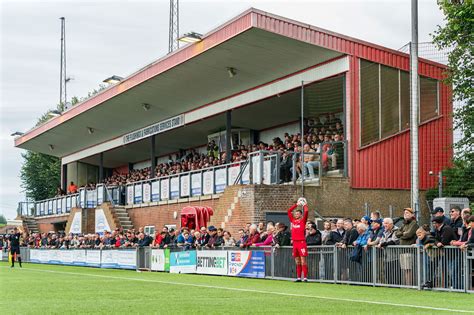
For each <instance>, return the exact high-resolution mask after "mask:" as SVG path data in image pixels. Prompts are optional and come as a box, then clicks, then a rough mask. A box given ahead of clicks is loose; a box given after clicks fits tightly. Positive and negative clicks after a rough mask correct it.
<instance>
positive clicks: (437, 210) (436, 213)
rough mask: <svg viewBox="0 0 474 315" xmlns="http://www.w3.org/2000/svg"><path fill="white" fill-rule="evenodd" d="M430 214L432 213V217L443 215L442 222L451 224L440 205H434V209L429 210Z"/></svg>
mask: <svg viewBox="0 0 474 315" xmlns="http://www.w3.org/2000/svg"><path fill="white" fill-rule="evenodd" d="M431 214H432V215H433V217H439V216H443V217H444V224H447V225H450V224H451V220H450V219H449V218H448V217H447V216H445V215H444V209H443V208H441V207H436V208H434V210H433V211H432V212H431Z"/></svg>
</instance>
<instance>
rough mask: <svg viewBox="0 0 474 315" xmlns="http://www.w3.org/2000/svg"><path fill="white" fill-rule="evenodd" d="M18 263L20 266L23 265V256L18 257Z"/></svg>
mask: <svg viewBox="0 0 474 315" xmlns="http://www.w3.org/2000/svg"><path fill="white" fill-rule="evenodd" d="M18 263H19V264H20V267H21V257H18Z"/></svg>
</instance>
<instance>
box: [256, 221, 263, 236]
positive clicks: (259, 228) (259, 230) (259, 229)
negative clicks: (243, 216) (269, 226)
mask: <svg viewBox="0 0 474 315" xmlns="http://www.w3.org/2000/svg"><path fill="white" fill-rule="evenodd" d="M257 231H258V233H259V234H262V233H263V232H265V222H263V221H260V222H258V227H257Z"/></svg>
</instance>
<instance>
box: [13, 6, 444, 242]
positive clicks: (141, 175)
mask: <svg viewBox="0 0 474 315" xmlns="http://www.w3.org/2000/svg"><path fill="white" fill-rule="evenodd" d="M408 70H409V55H407V54H405V53H402V52H399V51H395V50H392V49H388V48H385V47H381V46H379V45H376V44H372V43H368V42H365V41H362V40H358V39H355V38H351V37H348V36H345V35H341V34H337V33H334V32H332V31H328V30H324V29H321V28H318V27H315V26H311V25H308V24H304V23H300V22H297V21H293V20H290V19H287V18H284V17H280V16H276V15H273V14H270V13H267V12H263V11H260V10H257V9H249V10H247V11H245V12H243V13H242V14H240V15H238V16H237V17H235V18H233V19H231V20H230V21H228V22H226V23H225V24H223V25H221V26H219V27H218V28H216V29H214V30H212V31H210V32H208V33H207V34H205V35H203V37H202V40H201V41H200V42H197V43H193V44H188V45H186V46H184V47H182V48H180V49H178V50H176V51H174V52H173V53H170V54H168V55H166V56H164V57H162V58H160V59H158V60H156V61H155V62H153V63H152V64H150V65H148V66H146V67H145V68H143V69H140V70H139V71H137V72H135V73H133V74H132V75H130V76H128V77H127V78H125V79H124V80H122V81H121V82H119V83H117V84H115V85H112V86H110V87H109V88H107V89H106V90H104V91H102V92H100V93H99V94H97V95H94V96H93V97H91V98H89V99H87V100H85V101H84V102H82V103H80V104H77V105H76V106H74V107H72V108H70V109H68V110H66V111H64V112H63V113H62V114H61V115H60V116H58V117H54V118H52V119H51V120H49V121H47V122H46V123H44V124H42V125H40V126H38V127H36V128H34V129H32V130H30V131H28V132H26V133H25V134H23V135H21V136H18V137H17V138H15V146H16V147H18V148H22V149H26V150H32V151H35V152H41V153H45V154H49V155H54V156H57V157H59V158H60V159H61V163H62V172H61V178H62V183H61V187H58V194H57V196H56V197H54V198H51V199H48V200H36V201H32V202H28V203H21V204H20V205H19V213H18V214H19V219H22V220H23V223H24V225H25V227H28V228H29V229H30V231H32V232H37V233H48V232H50V231H55V232H65V233H66V234H69V233H72V234H90V233H96V232H98V233H103V232H104V231H114V230H115V229H124V230H127V229H132V228H138V227H144V228H145V229H146V231H147V233H149V234H152V232H153V231H154V230H155V229H159V228H161V227H162V226H165V225H166V226H169V227H170V228H171V227H173V228H179V227H187V228H189V229H197V228H199V227H203V226H204V227H206V226H209V225H213V226H216V227H219V228H223V229H225V230H226V231H229V232H230V233H232V234H233V235H237V234H238V230H239V229H240V228H242V226H244V225H245V223H247V222H258V221H261V220H263V221H274V222H286V224H288V221H287V217H286V209H287V208H289V207H290V206H291V205H292V204H293V203H294V201H295V200H296V199H297V198H298V197H300V196H301V195H303V192H302V189H303V187H304V196H305V197H306V198H307V200H308V206H309V208H310V209H311V211H310V213H309V218H310V219H311V220H314V219H315V216H321V217H324V218H345V217H360V216H361V214H362V213H363V212H364V211H368V205H370V208H371V209H372V210H374V209H378V210H380V212H381V213H382V215H383V216H384V217H389V216H390V217H394V216H401V215H402V211H403V209H404V208H405V207H406V206H408V205H407V200H410V191H409V189H410V169H409V134H410V130H409V74H408ZM444 70H445V66H444V65H442V64H439V63H436V62H433V61H430V60H425V59H420V61H419V74H420V106H419V113H420V115H419V116H420V121H419V140H420V148H419V159H420V167H419V180H420V189H421V190H422V191H421V198H422V200H421V201H420V205H421V208H420V209H417V211H416V216H417V217H418V218H419V219H423V218H424V219H425V221H427V220H428V218H429V215H430V214H429V210H428V208H427V206H426V202H425V199H424V191H425V190H426V189H429V188H432V187H434V186H435V185H436V180H437V179H436V178H435V177H433V176H429V172H430V171H432V172H434V173H437V172H438V171H439V170H442V169H444V168H445V167H447V166H448V165H449V163H450V161H451V159H452V155H453V152H452V148H451V145H452V138H453V137H452V119H451V118H450V117H451V114H452V103H451V101H450V92H449V91H450V88H449V87H448V86H446V85H444V84H443V83H442V82H441V80H442V78H443V71H444ZM302 110H303V113H302ZM302 114H303V115H302ZM302 116H303V119H301V117H302ZM52 197H53V196H52Z"/></svg>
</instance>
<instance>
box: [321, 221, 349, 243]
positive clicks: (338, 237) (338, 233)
mask: <svg viewBox="0 0 474 315" xmlns="http://www.w3.org/2000/svg"><path fill="white" fill-rule="evenodd" d="M345 233H346V231H345V230H344V220H343V219H338V220H337V222H336V229H335V230H333V231H331V232H330V233H329V235H328V237H327V238H326V242H325V243H324V245H336V244H337V243H341V242H342V239H343V238H344V234H345Z"/></svg>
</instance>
